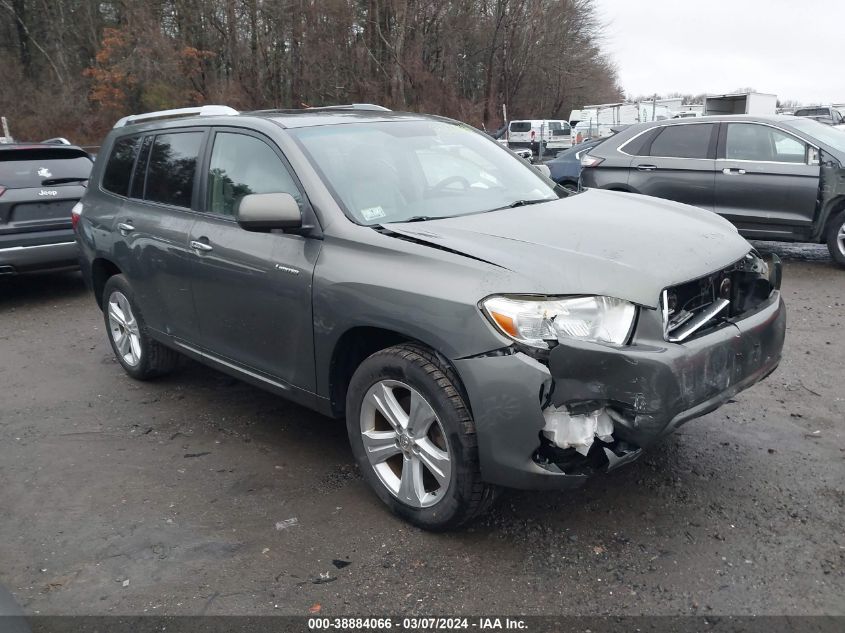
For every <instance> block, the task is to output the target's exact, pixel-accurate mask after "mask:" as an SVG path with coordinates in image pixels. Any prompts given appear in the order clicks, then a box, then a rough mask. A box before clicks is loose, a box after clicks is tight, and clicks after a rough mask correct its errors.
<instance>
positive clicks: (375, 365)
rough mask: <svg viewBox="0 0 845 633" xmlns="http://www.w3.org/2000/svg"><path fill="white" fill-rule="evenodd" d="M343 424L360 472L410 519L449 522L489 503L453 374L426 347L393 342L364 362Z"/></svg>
mask: <svg viewBox="0 0 845 633" xmlns="http://www.w3.org/2000/svg"><path fill="white" fill-rule="evenodd" d="M346 426H347V431H348V433H349V441H350V444H351V446H352V452H353V454H354V455H355V459H356V461H357V462H358V466H359V468H360V469H361V472H362V473H363V476H364V479H365V480H366V481H367V483H368V484H369V485H370V486H371V487H372V488H373V490H374V491H375V493H376V495H378V497H379V498H380V499H381V500H382V501H383V502H384V503H385V504H387V506H388V507H389V508H390V509H391V510H392V511H393V512H394V513H395V514H397V515H399V516H400V517H402V518H403V519H405V520H407V521H409V522H411V523H413V524H414V525H417V526H419V527H421V528H424V529H428V530H444V529H449V528H454V527H457V526H460V525H462V524H464V523H466V522H468V521H469V520H471V519H472V518H473V517H475V516H477V515H478V514H480V513H481V512H483V511H484V510H486V509H487V508H488V507H489V505H490V504H491V503H492V501H493V498H494V493H495V490H494V488H492V487H491V486H489V485H486V484H484V483H483V482H482V481H481V475H480V473H479V466H478V450H477V448H476V438H475V425H474V424H473V421H472V418H471V416H470V414H469V411H468V410H467V407H466V404H465V403H464V399H463V397H462V396H461V393H460V391H459V390H458V382H457V376H455V375H454V372H453V371H452V370H451V369H450V368H448V367H447V366H445V364H444V363H443V362H441V360H440V359H439V358H438V357H437V356H436V355H435V354H434V353H432V352H431V351H430V350H428V349H426V348H424V347H422V346H419V345H397V346H395V347H390V348H388V349H385V350H382V351H379V352H376V353H375V354H373V355H372V356H370V357H369V358H367V359H366V360H365V361H364V362H363V363H361V365H360V366H359V367H358V369H357V370H356V371H355V374H354V375H353V376H352V380H351V382H350V384H349V390H348V393H347V398H346Z"/></svg>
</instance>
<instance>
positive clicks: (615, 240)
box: [77, 106, 786, 529]
mask: <svg viewBox="0 0 845 633" xmlns="http://www.w3.org/2000/svg"><path fill="white" fill-rule="evenodd" d="M191 112H192V113H193V114H197V115H198V116H189V117H181V118H163V116H164V115H162V114H154V115H150V116H149V118H147V117H145V116H143V115H142V116H138V117H130V118H129V119H127V120H123V121H121V122H120V123H119V125H118V126H117V127H116V128H115V129H114V130H113V131H112V132H111V133H110V134H109V135H108V137H107V138H106V140H105V141H104V144H103V147H102V151H101V160H98V161H97V163H96V165H95V168H94V173H93V174H92V179H91V185H90V187H89V190H88V193H87V194H86V196H85V198H84V200H83V208H82V209H81V213H80V217H79V220H78V224H77V232H78V240H79V244H80V247H81V251H82V260H83V273H84V275H85V277H86V279H87V280H88V282H89V284H90V286H91V288H92V289H93V291H94V296H95V298H96V301H97V304H98V306H100V307H101V308H102V310H103V314H104V319H105V323H106V328H107V332H108V337H109V341H110V343H111V345H112V347H113V349H114V352H115V354H116V356H117V358H118V360H119V361H120V363H121V365H122V366H123V368H124V369H125V370H126V371H127V372H128V373H129V374H130V375H131V376H133V377H135V378H138V379H148V378H152V377H155V376H160V375H161V374H164V373H166V372H167V371H169V370H171V369H173V367H174V366H175V364H176V361H177V358H178V355H179V354H184V355H186V356H189V357H191V358H193V359H196V360H198V361H200V362H203V363H206V364H208V365H211V366H212V367H216V368H217V369H219V370H221V371H224V372H227V373H229V374H231V375H233V376H236V377H237V378H240V379H242V380H245V381H248V382H251V383H253V384H255V385H258V386H260V387H263V388H266V389H269V390H271V391H273V392H276V393H278V394H280V395H282V396H284V397H287V398H290V399H291V400H294V401H296V402H299V403H301V404H303V405H305V406H308V407H311V408H313V409H316V410H317V411H320V412H322V413H324V414H326V415H327V416H332V417H337V418H345V419H346V424H347V429H348V433H349V439H350V443H351V446H352V451H353V453H354V455H355V458H356V460H357V462H358V465H359V466H360V468H361V472H362V473H363V476H364V478H365V479H366V480H367V482H368V483H369V484H370V485H371V486H372V487H373V489H374V490H375V492H376V494H377V495H378V496H379V497H380V498H381V499H382V500H383V501H384V502H385V503H386V504H387V505H388V506H390V508H391V509H392V510H393V511H394V512H396V513H397V514H399V515H400V516H402V517H404V518H406V519H407V520H409V521H411V522H413V523H415V524H417V525H419V526H422V527H424V528H429V529H444V528H448V527H452V526H456V525H460V524H462V523H464V522H466V521H467V520H469V519H470V518H472V517H473V516H475V515H476V514H478V513H479V512H481V511H482V510H484V509H485V508H486V507H488V506H489V504H490V503H491V502H492V501H493V499H494V497H495V493H496V491H497V490H498V488H499V487H501V486H507V487H514V488H565V487H571V486H576V485H579V484H581V483H582V482H583V481H584V480H585V478H586V477H587V476H588V475H590V474H592V473H595V472H600V471H605V470H607V469H610V468H614V467H616V466H618V465H620V464H623V463H625V462H627V461H630V460H632V459H634V458H636V457H637V456H638V455H639V454H640V451H641V449H643V448H645V447H647V446H649V445H651V444H653V443H654V442H655V441H656V440H658V438H660V437H661V436H663V435H665V434H667V433H670V432H672V431H673V430H675V429H676V428H677V427H678V426H680V425H681V424H683V423H684V422H686V421H688V420H690V419H692V418H695V417H697V416H700V415H703V414H705V413H707V412H709V411H711V410H713V409H715V408H716V407H718V406H719V405H720V404H722V403H723V402H725V401H726V400H727V399H729V398H731V397H733V396H734V395H735V394H736V393H737V392H739V391H741V390H742V389H745V388H746V387H749V386H751V385H752V384H754V383H756V382H757V381H759V380H761V379H763V378H764V377H765V376H766V375H768V374H769V373H770V372H771V371H773V370H774V368H775V367H776V366H777V364H778V362H779V360H780V355H781V348H782V345H783V339H784V328H785V319H786V315H785V309H784V305H783V302H782V300H781V295H780V292H779V290H778V288H779V285H780V267H779V263H778V262H772V263H766V262H764V261H763V260H761V259H760V258H759V257H758V256H757V254H756V253H755V252H754V251H753V250H752V249H751V247H750V246H749V245H748V243H747V242H746V241H745V240H744V239H743V238H742V237H740V236H739V235H738V234H737V232H736V230H735V229H734V228H733V227H732V226H731V225H730V224H729V223H728V222H726V221H724V220H722V219H721V218H719V217H718V216H715V215H713V214H709V213H705V212H702V211H700V210H698V209H695V208H692V207H688V206H684V205H679V204H676V203H672V202H666V201H658V200H654V199H650V198H645V197H640V198H634V197H630V196H626V195H624V194H618V193H613V192H605V191H590V192H587V193H584V194H577V195H573V196H570V197H568V198H566V197H563V196H566V195H567V194H566V192H564V191H562V190H559V189H557V188H556V187H555V184H554V183H553V182H552V181H550V180H548V179H547V178H545V177H544V176H543V175H542V174H541V173H540V172H539V171H538V170H537V169H535V168H534V167H532V166H530V165H528V164H527V163H526V162H525V161H523V160H521V159H519V158H517V157H516V156H514V155H513V154H512V153H511V152H509V151H508V150H507V149H505V148H503V147H500V146H499V145H498V144H497V143H496V142H494V141H492V140H490V139H489V138H488V137H487V136H486V135H484V134H482V133H480V132H477V131H475V130H473V129H472V128H470V127H469V126H467V125H464V124H461V123H459V122H456V121H452V120H448V119H443V118H438V117H430V116H423V115H417V114H402V113H392V112H388V111H384V110H383V109H378V110H376V109H372V108H365V107H357V108H349V109H343V108H337V109H331V108H329V109H314V110H305V111H299V112H284V111H267V112H253V113H242V114H236V113H233V112H230V111H228V110H227V109H222V110H221V108H219V107H208V106H206V107H205V108H204V109H201V110H199V111H191ZM167 114H169V115H170V116H171V117H172V116H175V115H180V114H182V115H184V114H186V113H184V112H176V113H167Z"/></svg>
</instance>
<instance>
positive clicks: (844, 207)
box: [818, 195, 845, 244]
mask: <svg viewBox="0 0 845 633" xmlns="http://www.w3.org/2000/svg"><path fill="white" fill-rule="evenodd" d="M842 211H845V195H843V196H838V197H836V198H834V199H833V200H831V201H830V203H829V204H828V205H827V217H825V218H824V226H823V228H822V230H821V232H820V233H819V238H818V242H819V244H824V243H825V242H826V241H827V233H828V231H830V227H831V225H832V224H833V221H834V220H835V219H836V216H838V215H839V214H840V213H841V212H842Z"/></svg>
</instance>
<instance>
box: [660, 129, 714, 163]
mask: <svg viewBox="0 0 845 633" xmlns="http://www.w3.org/2000/svg"><path fill="white" fill-rule="evenodd" d="M712 132H713V124H712V123H693V124H684V125H667V126H666V127H664V128H663V130H662V131H661V132H660V133H659V134H658V135H657V137H656V138H655V139H654V141H652V143H651V151H650V152H649V154H650V155H651V156H663V157H667V158H707V157H708V155H709V149H710V136H711V134H712Z"/></svg>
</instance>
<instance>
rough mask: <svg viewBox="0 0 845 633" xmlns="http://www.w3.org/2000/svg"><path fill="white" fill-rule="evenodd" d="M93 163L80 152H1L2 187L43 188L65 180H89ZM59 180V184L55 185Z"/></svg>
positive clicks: (47, 150)
mask: <svg viewBox="0 0 845 633" xmlns="http://www.w3.org/2000/svg"><path fill="white" fill-rule="evenodd" d="M92 164H93V163H92V162H91V160H90V159H89V158H88V155H87V154H85V153H84V152H82V151H81V150H76V151H74V150H62V149H59V150H57V149H50V148H45V149H41V148H34V149H29V148H28V149H12V150H3V151H0V186H3V187H6V188H7V189H15V188H25V187H41V186H42V185H44V184H51V183H55V184H78V182H68V183H62V182H61V181H62V179H68V180H73V179H79V180H84V179H87V178H88V176H89V174H90V173H91V165H92ZM56 181H58V182H56Z"/></svg>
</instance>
